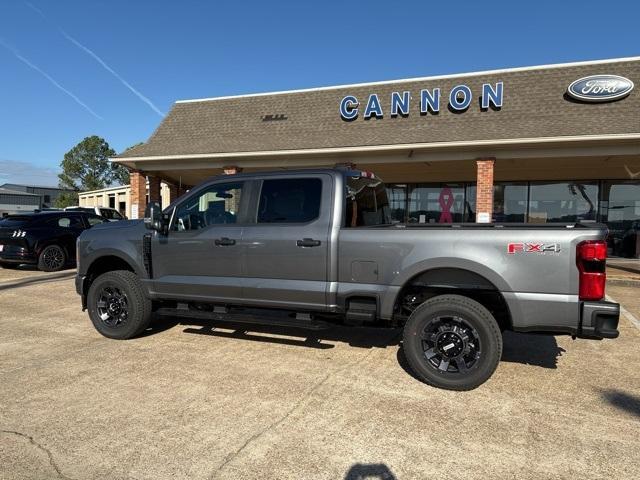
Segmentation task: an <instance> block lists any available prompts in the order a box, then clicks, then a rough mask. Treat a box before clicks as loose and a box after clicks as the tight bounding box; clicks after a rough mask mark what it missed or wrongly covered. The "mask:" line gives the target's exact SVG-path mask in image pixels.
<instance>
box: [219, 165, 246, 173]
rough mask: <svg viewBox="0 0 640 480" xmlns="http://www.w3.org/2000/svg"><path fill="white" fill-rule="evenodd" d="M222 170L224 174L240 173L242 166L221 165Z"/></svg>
mask: <svg viewBox="0 0 640 480" xmlns="http://www.w3.org/2000/svg"><path fill="white" fill-rule="evenodd" d="M222 171H223V172H224V174H225V175H235V174H236V173H242V168H240V167H237V166H235V165H231V166H229V167H222Z"/></svg>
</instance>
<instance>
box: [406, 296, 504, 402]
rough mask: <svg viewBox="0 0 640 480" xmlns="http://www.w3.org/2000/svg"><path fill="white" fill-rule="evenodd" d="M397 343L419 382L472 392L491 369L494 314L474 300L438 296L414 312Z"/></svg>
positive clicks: (496, 330) (497, 341)
mask: <svg viewBox="0 0 640 480" xmlns="http://www.w3.org/2000/svg"><path fill="white" fill-rule="evenodd" d="M402 345H403V350H404V353H405V357H406V358H407V362H408V363H409V366H410V367H411V369H412V370H413V372H414V373H415V374H416V375H417V376H418V378H420V379H421V380H422V381H424V382H426V383H428V384H429V385H433V386H434V387H438V388H444V389H447V390H471V389H474V388H476V387H478V386H479V385H481V384H482V383H484V382H485V381H487V380H488V379H489V377H491V375H492V374H493V372H494V371H495V370H496V368H497V366H498V362H499V361H500V357H501V355H502V334H501V333H500V327H499V326H498V322H496V320H495V318H494V317H493V315H491V313H490V312H489V311H488V310H487V309H486V308H485V307H483V306H482V305H481V304H479V303H478V302H476V301H475V300H472V299H470V298H468V297H464V296H461V295H439V296H437V297H433V298H431V299H429V300H427V301H426V302H424V303H423V304H422V305H420V306H419V307H418V308H416V309H415V310H414V311H413V313H412V314H411V316H410V317H409V319H408V320H407V323H406V325H405V327H404V334H403V342H402Z"/></svg>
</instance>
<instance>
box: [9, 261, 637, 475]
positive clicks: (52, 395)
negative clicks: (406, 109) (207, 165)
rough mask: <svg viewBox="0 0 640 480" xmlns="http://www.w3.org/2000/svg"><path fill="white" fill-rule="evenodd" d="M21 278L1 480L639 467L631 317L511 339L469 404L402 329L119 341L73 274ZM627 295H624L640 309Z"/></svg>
mask: <svg viewBox="0 0 640 480" xmlns="http://www.w3.org/2000/svg"><path fill="white" fill-rule="evenodd" d="M5 272H11V271H7V270H0V287H4V288H0V385H2V388H1V389H0V478H2V479H15V478H47V479H48V478H68V479H94V478H95V479H107V478H118V479H120V478H135V479H164V478H196V479H200V478H201V479H209V478H239V479H244V478H246V479H250V478H278V479H282V478H304V479H307V478H314V479H315V478H318V479H336V478H354V479H355V478H398V479H414V478H426V477H428V476H432V475H433V476H437V477H438V478H443V479H448V478H451V479H459V478H471V479H473V478H519V479H520V478H524V479H527V478H531V479H539V478H545V479H548V478H552V479H556V478H557V479H560V478H632V477H633V476H636V474H637V472H640V435H639V434H640V368H638V352H639V350H638V342H639V340H640V330H638V329H636V328H635V327H634V326H633V325H632V324H631V322H629V321H628V320H627V319H626V318H622V319H621V327H620V330H621V335H620V338H619V339H616V340H605V341H600V342H598V341H588V340H576V341H573V340H571V339H570V338H569V337H560V336H559V337H553V336H536V335H523V334H520V335H516V334H509V333H507V334H506V335H505V351H504V355H503V361H502V362H501V364H500V365H499V367H498V370H497V372H496V373H495V375H494V376H493V377H492V378H491V379H490V380H489V382H487V383H486V384H485V385H483V386H481V387H480V388H478V389H476V390H474V391H471V392H460V393H456V392H447V391H443V390H437V389H434V388H431V387H428V386H426V385H424V384H422V383H420V382H418V381H417V380H415V379H414V378H413V377H412V376H411V375H409V374H408V373H407V372H406V371H405V369H406V365H405V362H404V359H403V356H402V353H401V349H399V347H398V345H397V343H398V339H399V332H398V331H395V330H374V329H348V328H333V329H330V330H327V331H320V332H313V333H310V332H305V331H302V330H295V329H286V328H269V327H259V326H255V327H254V326H249V325H242V326H234V325H229V324H216V325H206V324H202V323H198V322H185V323H178V322H177V321H173V320H170V319H169V320H167V319H164V320H160V321H158V322H156V323H155V325H154V326H153V327H152V329H151V330H150V331H148V332H147V333H146V334H145V336H143V337H141V338H137V339H134V340H130V341H122V342H119V341H114V340H108V339H105V338H103V337H101V336H100V335H98V333H97V332H95V331H94V329H93V327H92V326H91V323H90V321H89V319H88V317H87V315H86V314H85V313H83V312H81V311H80V307H79V299H78V297H77V295H76V294H75V291H74V289H73V280H72V279H71V278H65V277H64V276H63V277H61V278H56V277H53V276H51V275H52V274H40V273H38V272H31V275H28V274H24V275H22V274H21V273H19V272H18V274H16V272H11V273H9V274H6V275H7V276H10V278H7V276H4V275H5ZM68 273H73V272H72V271H70V272H68ZM16 275H17V276H16ZM33 276H36V277H37V278H38V281H33V282H26V283H25V282H24V280H29V279H32V278H33ZM7 282H8V283H7ZM12 285H13V286H12ZM624 288H631V289H633V287H613V288H610V289H609V291H608V293H609V294H610V295H611V296H613V297H614V298H616V299H618V300H621V301H623V302H626V301H628V302H629V305H630V306H629V307H628V308H629V309H630V311H631V310H632V309H635V308H638V306H639V305H637V304H636V303H633V301H634V299H635V300H636V301H637V298H636V297H637V293H634V291H633V290H623V289H624ZM634 472H635V474H634Z"/></svg>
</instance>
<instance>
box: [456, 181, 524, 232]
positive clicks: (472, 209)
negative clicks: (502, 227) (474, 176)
mask: <svg viewBox="0 0 640 480" xmlns="http://www.w3.org/2000/svg"><path fill="white" fill-rule="evenodd" d="M527 194H528V187H527V183H526V182H521V183H516V182H496V184H495V185H494V186H493V219H492V221H493V222H496V223H505V222H521V223H524V222H525V221H526V217H527ZM465 217H466V218H465V222H475V221H476V186H475V185H467V200H466V208H465Z"/></svg>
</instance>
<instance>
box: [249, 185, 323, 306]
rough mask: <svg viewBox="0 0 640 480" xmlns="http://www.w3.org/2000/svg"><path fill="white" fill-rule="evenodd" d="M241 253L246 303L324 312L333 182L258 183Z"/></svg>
mask: <svg viewBox="0 0 640 480" xmlns="http://www.w3.org/2000/svg"><path fill="white" fill-rule="evenodd" d="M257 183H258V185H256V187H257V192H258V195H257V199H256V200H254V201H253V202H252V203H253V208H252V210H253V212H252V218H251V221H252V222H253V223H250V224H248V225H247V226H246V227H245V228H244V231H243V234H242V244H243V246H244V247H245V267H244V269H245V274H244V276H245V281H244V292H243V296H244V299H245V303H249V304H254V305H262V306H273V307H283V308H292V307H298V308H310V309H314V310H315V309H324V308H325V307H326V294H327V275H328V274H327V269H328V266H327V260H328V259H327V257H328V251H329V248H328V247H329V245H328V243H329V229H330V223H331V206H332V205H333V202H332V195H333V192H332V190H333V185H332V183H333V180H332V178H331V176H330V175H324V174H318V175H304V174H301V175H295V176H292V175H283V176H282V177H276V176H273V177H272V176H270V177H268V178H265V179H263V180H261V181H259V182H257Z"/></svg>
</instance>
